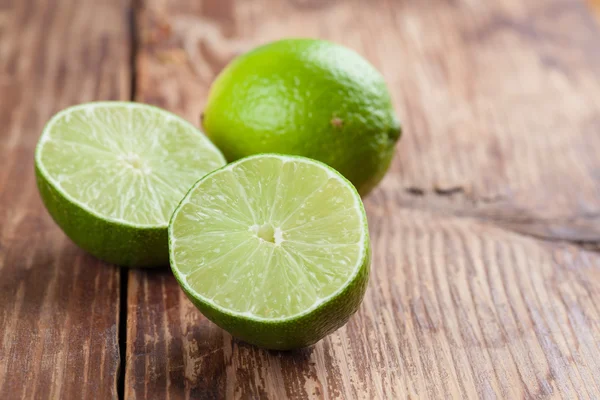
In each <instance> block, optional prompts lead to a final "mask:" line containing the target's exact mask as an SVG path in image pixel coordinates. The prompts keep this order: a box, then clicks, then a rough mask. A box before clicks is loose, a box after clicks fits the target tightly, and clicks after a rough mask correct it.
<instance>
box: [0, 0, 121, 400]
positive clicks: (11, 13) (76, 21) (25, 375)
mask: <svg viewBox="0 0 600 400" xmlns="http://www.w3.org/2000/svg"><path fill="white" fill-rule="evenodd" d="M126 3H127V2H126V1H121V0H105V1H102V2H100V1H95V0H47V1H25V0H23V1H21V0H15V1H10V0H9V1H6V0H0V166H1V168H0V221H2V223H1V224H0V398H1V399H10V400H12V399H45V398H51V399H83V398H98V399H107V398H116V397H117V379H118V373H119V344H118V318H119V282H120V280H119V276H120V273H119V270H118V269H117V268H115V267H113V266H109V265H106V264H103V263H101V262H99V261H96V260H94V259H93V258H92V257H90V256H88V255H86V254H85V253H84V252H83V251H82V250H79V249H78V248H77V247H76V246H75V245H74V244H73V243H71V242H70V241H69V240H68V239H67V238H66V237H65V236H64V235H63V234H62V232H61V231H60V229H59V228H58V227H57V226H56V225H55V224H54V223H53V222H52V220H51V218H50V216H49V215H48V214H47V213H46V211H45V209H44V207H43V206H42V203H41V200H40V199H39V196H38V193H37V189H36V184H35V178H34V173H33V152H34V147H35V145H36V142H37V139H38V137H39V135H40V133H41V131H42V127H43V125H44V123H45V122H46V121H47V120H48V118H49V117H50V116H51V115H52V114H53V113H54V112H56V111H58V110H59V109H61V108H63V107H65V106H67V105H71V104H75V103H79V102H82V101H90V100H97V99H127V98H129V90H130V62H129V58H130V57H129V53H130V50H129V32H128V25H127V24H128V23H127V10H126V8H125V6H126ZM107 21H110V23H107Z"/></svg>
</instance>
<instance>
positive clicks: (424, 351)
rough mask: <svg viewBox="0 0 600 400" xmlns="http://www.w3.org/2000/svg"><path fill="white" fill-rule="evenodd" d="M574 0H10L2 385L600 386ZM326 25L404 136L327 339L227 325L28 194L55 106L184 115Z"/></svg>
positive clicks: (590, 163)
mask: <svg viewBox="0 0 600 400" xmlns="http://www.w3.org/2000/svg"><path fill="white" fill-rule="evenodd" d="M593 15H594V14H593V13H592V12H591V8H589V5H587V4H585V3H584V2H583V0H528V1H526V2H525V1H520V0H497V1H480V0H445V1H443V0H421V1H409V0H369V1H367V0H353V1H352V0H348V1H343V0H338V1H335V0H293V1H292V0H281V1H275V0H252V1H250V0H237V1H234V0H227V1H225V0H170V1H167V0H137V1H133V0H102V1H100V0H0V221H1V222H0V398H1V399H8V400H11V399H44V398H51V399H83V398H85V399H88V398H97V399H105V398H117V397H124V398H126V399H187V398H197V399H216V398H223V397H226V398H244V399H246V398H249V399H250V398H251V399H257V398H270V399H283V398H312V397H314V398H330V399H331V398H340V399H354V398H368V399H372V398H382V399H384V398H385V399H408V398H410V399H417V398H457V399H464V398H478V397H479V398H486V399H488V398H489V399H492V398H505V399H520V398H561V397H562V398H565V399H573V398H600V352H599V350H600V253H599V251H600V245H599V243H600V28H599V25H597V24H596V22H595V20H594V17H593ZM283 36H314V37H321V38H327V39H331V40H333V41H336V42H339V43H342V44H345V45H347V46H349V47H352V48H354V49H356V50H357V51H358V52H360V53H361V54H363V55H364V56H365V57H367V58H368V59H369V60H370V61H371V62H373V63H374V64H375V65H376V66H377V67H378V68H379V69H380V70H381V71H382V72H383V74H384V75H385V77H386V79H387V81H388V83H389V86H390V88H391V91H392V94H393V97H394V101H395V104H396V106H397V110H398V113H399V115H400V116H401V117H402V120H403V122H404V128H405V136H404V138H403V139H402V141H401V143H400V145H399V147H398V154H397V157H396V159H395V161H394V164H393V166H392V168H391V171H390V172H389V174H388V175H387V177H386V178H385V180H384V181H383V183H382V184H381V185H380V186H379V188H378V189H377V190H376V191H375V192H373V193H372V194H371V195H370V196H369V197H368V198H367V199H366V200H365V202H366V207H367V211H368V217H369V222H370V230H371V234H372V241H373V247H374V256H373V266H372V278H371V281H370V285H369V290H368V292H367V295H366V298H365V301H364V303H363V305H362V307H361V308H360V311H359V312H358V313H357V315H356V316H354V317H353V318H352V319H351V320H350V322H349V323H348V324H347V325H346V326H345V327H344V328H342V329H340V330H339V331H338V332H336V333H335V334H333V335H331V336H329V337H328V338H326V339H325V340H323V341H321V342H319V343H318V344H316V345H315V346H313V347H311V348H308V349H304V350H300V351H295V352H289V353H283V352H271V351H264V350H260V349H257V348H254V347H252V346H249V345H246V344H244V343H241V342H239V341H237V340H234V339H232V338H231V337H230V336H229V335H228V334H227V333H225V332H223V331H222V330H220V329H219V328H217V327H216V326H215V325H213V324H212V323H210V322H209V321H207V320H206V319H205V318H204V317H203V316H202V315H201V314H200V313H199V312H198V311H197V310H196V309H195V308H194V307H193V306H192V305H191V303H190V302H189V301H188V300H187V299H186V298H185V297H184V295H183V293H182V292H181V290H180V289H179V287H178V286H177V284H176V282H175V280H174V279H173V277H172V276H171V274H170V273H169V272H168V271H166V270H160V271H158V270H155V271H149V270H120V269H119V268H117V267H115V266H112V265H107V264H104V263H102V262H100V261H97V260H95V259H94V258H92V257H91V256H89V255H87V254H85V253H84V252H83V251H81V250H79V249H78V248H77V247H76V246H75V245H74V244H73V243H71V242H70V241H69V240H68V239H67V238H66V237H65V236H64V235H63V234H62V232H61V231H60V230H59V229H58V227H57V226H56V225H55V224H54V223H53V222H52V221H51V219H50V217H49V216H48V214H47V213H46V211H45V210H44V208H43V206H42V204H41V201H40V199H39V197H38V194H37V189H36V187H35V181H34V175H33V160H32V157H33V149H34V146H35V144H36V141H37V138H38V136H39V134H40V132H41V129H42V126H43V124H44V123H45V122H46V121H47V120H48V118H49V117H50V116H51V115H52V114H53V113H55V112H56V111H58V110H59V109H61V108H64V107H65V106H68V105H71V104H75V103H80V102H85V101H90V100H100V99H114V100H117V99H120V100H129V99H135V100H137V101H142V102H147V103H152V104H157V105H159V106H162V107H165V108H167V109H170V110H173V111H174V112H177V113H179V114H181V115H183V116H184V117H186V118H188V119H189V120H190V121H193V122H194V123H198V122H199V121H198V119H199V114H200V112H201V110H202V109H203V106H204V102H205V100H206V94H207V90H208V88H209V85H210V83H211V81H212V80H213V79H214V77H215V76H216V74H217V73H218V72H219V71H220V70H221V69H222V67H223V66H224V65H225V64H226V63H227V62H228V61H230V60H231V59H232V57H234V56H235V55H237V54H239V53H241V52H244V51H246V50H248V49H250V48H252V47H253V46H255V45H258V44H260V43H264V42H267V41H270V40H273V39H276V38H280V37H283Z"/></svg>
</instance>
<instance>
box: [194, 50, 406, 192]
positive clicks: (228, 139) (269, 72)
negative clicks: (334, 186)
mask: <svg viewBox="0 0 600 400" xmlns="http://www.w3.org/2000/svg"><path fill="white" fill-rule="evenodd" d="M336 120H337V121H338V122H339V126H335V121H336ZM203 126H204V130H205V132H206V134H207V135H208V137H209V138H210V139H211V140H212V141H213V142H214V143H215V144H216V145H217V146H218V147H219V148H220V149H221V151H222V152H223V154H225V157H226V158H227V160H228V161H230V162H231V161H235V160H238V159H240V158H243V157H247V156H250V155H253V154H260V153H282V154H292V155H299V156H304V157H309V158H312V159H315V160H319V161H322V162H324V163H326V164H328V165H329V166H331V167H333V168H335V169H336V170H338V171H339V172H340V173H342V175H344V176H345V177H346V178H348V179H349V180H350V181H351V182H352V183H353V184H354V186H355V187H356V188H357V190H358V192H359V193H360V194H361V195H363V196H364V195H366V194H368V193H369V192H370V191H371V190H372V189H373V188H374V187H375V186H376V185H377V184H378V183H379V182H380V181H381V179H382V178H383V176H384V175H385V173H386V171H387V170H388V168H389V166H390V163H391V161H392V158H393V156H394V146H395V144H396V142H397V141H398V140H399V138H400V136H401V133H402V132H401V127H400V123H399V121H398V119H397V117H396V115H395V112H394V109H393V106H392V101H391V97H390V94H389V91H388V89H387V86H386V83H385V80H384V78H383V77H382V76H381V74H380V73H379V72H378V71H377V70H376V69H375V68H374V67H373V66H372V65H371V64H369V63H368V62H367V61H366V60H365V59H364V58H362V57H361V56H360V55H359V54H357V53H356V52H354V51H352V50H350V49H347V48H345V47H343V46H339V45H337V44H334V43H330V42H327V41H323V40H314V39H284V40H280V41H276V42H273V43H269V44H267V45H264V46H261V47H258V48H256V49H254V50H252V51H251V52H249V53H246V54H244V55H242V56H240V57H238V58H236V59H235V60H234V61H232V62H231V63H230V64H229V65H228V66H227V67H226V68H225V69H224V70H223V71H222V72H221V73H220V74H219V76H218V77H217V79H216V80H215V82H214V83H213V84H212V86H211V89H210V92H209V97H208V101H207V105H206V109H205V110H204V120H203Z"/></svg>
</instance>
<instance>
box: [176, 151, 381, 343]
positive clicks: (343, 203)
mask: <svg viewBox="0 0 600 400" xmlns="http://www.w3.org/2000/svg"><path fill="white" fill-rule="evenodd" d="M169 248H170V257H171V268H172V269H173V272H174V274H175V277H176V278H177V280H178V281H179V283H180V284H181V286H182V288H183V290H184V291H185V292H186V294H187V295H188V296H189V298H190V299H191V300H192V301H193V302H194V304H195V305H196V306H197V307H198V308H199V309H200V310H201V311H202V313H203V314H204V315H205V316H206V317H207V318H209V319H210V320H212V321H213V322H215V323H216V324H217V325H219V326H221V327H222V328H224V329H225V330H227V331H228V332H230V333H231V334H232V335H234V336H237V337H239V338H241V339H242V340H245V341H247V342H249V343H252V344H255V345H258V346H260V347H265V348H271V349H291V348H296V347H303V346H307V345H310V344H312V343H315V342H316V341H318V340H320V339H321V338H323V337H324V336H325V335H327V334H329V333H331V332H333V331H335V330H336V329H338V328H339V327H341V326H342V325H343V324H344V323H346V321H347V320H348V318H350V316H351V315H352V314H353V313H354V312H355V311H356V310H357V308H358V306H359V304H360V303H361V301H362V298H363V295H364V292H365V289H366V285H367V280H368V275H369V264H370V244H369V234H368V228H367V219H366V216H365V211H364V208H363V204H362V202H361V199H360V196H359V195H358V193H357V191H356V189H355V188H354V187H353V186H352V184H351V183H350V182H349V181H348V180H346V179H345V178H344V177H343V176H342V175H340V174H339V173H338V172H336V171H335V170H333V169H332V168H330V167H328V166H326V165H325V164H323V163H320V162H317V161H313V160H310V159H308V158H303V157H295V156H283V155H273V154H264V155H257V156H252V157H248V158H245V159H242V160H239V161H237V162H235V163H232V164H229V165H227V166H226V167H224V168H221V169H219V170H217V171H215V172H213V173H211V174H208V175H207V176H205V177H204V178H203V179H201V180H200V181H199V182H198V183H196V184H195V185H194V186H193V187H192V189H191V190H190V191H189V192H188V194H187V195H186V196H185V198H184V199H183V200H182V202H181V204H180V205H179V207H178V208H177V209H176V210H175V212H174V214H173V217H172V219H171V223H170V225H169Z"/></svg>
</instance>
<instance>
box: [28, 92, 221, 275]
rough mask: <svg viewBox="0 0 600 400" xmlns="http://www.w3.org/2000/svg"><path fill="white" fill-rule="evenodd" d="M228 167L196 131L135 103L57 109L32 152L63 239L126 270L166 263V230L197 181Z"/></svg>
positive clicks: (40, 183)
mask: <svg viewBox="0 0 600 400" xmlns="http://www.w3.org/2000/svg"><path fill="white" fill-rule="evenodd" d="M223 165H225V159H224V158H223V155H222V154H221V153H220V152H219V150H217V148H216V147H215V146H214V145H213V144H212V143H211V142H210V141H209V140H208V139H207V138H206V137H205V136H204V135H203V134H202V133H201V132H200V131H198V130H197V129H196V128H195V127H194V126H193V125H191V124H190V123H188V122H186V121H185V120H183V119H181V118H179V117H177V116H176V115H173V114H171V113H168V112H166V111H163V110H161V109H158V108H155V107H151V106H147V105H143V104H136V103H125V102H105V103H89V104H83V105H79V106H75V107H72V108H68V109H66V110H63V111H61V112H60V113H58V114H57V115H55V116H54V117H53V118H52V119H51V120H50V122H48V124H47V125H46V127H45V128H44V132H43V133H42V136H41V137H40V140H39V142H38V146H37V149H36V153H35V170H36V176H37V182H38V188H39V190H40V194H41V196H42V200H43V201H44V204H45V205H46V208H47V209H48V211H49V213H50V215H51V216H52V217H53V218H54V220H55V221H56V223H57V224H58V225H59V226H60V227H61V228H62V230H63V231H64V232H65V234H66V235H67V236H68V237H69V238H71V240H73V241H74V242H75V243H76V244H77V245H79V246H80V247H81V248H83V249H84V250H86V251H88V252H89V253H91V254H93V255H94V256H96V257H98V258H100V259H102V260H105V261H108V262H111V263H115V264H119V265H124V266H158V265H166V264H167V263H168V258H169V251H168V240H167V226H168V222H169V219H170V217H171V214H172V213H173V210H174V209H175V207H176V206H177V204H178V203H179V201H180V200H181V199H182V198H183V196H184V195H185V193H186V192H187V191H188V190H189V188H190V187H191V186H192V184H193V183H194V182H196V181H197V180H198V179H200V178H201V177H202V176H204V175H205V174H206V173H208V172H210V171H212V170H214V169H216V168H219V167H222V166H223Z"/></svg>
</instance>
